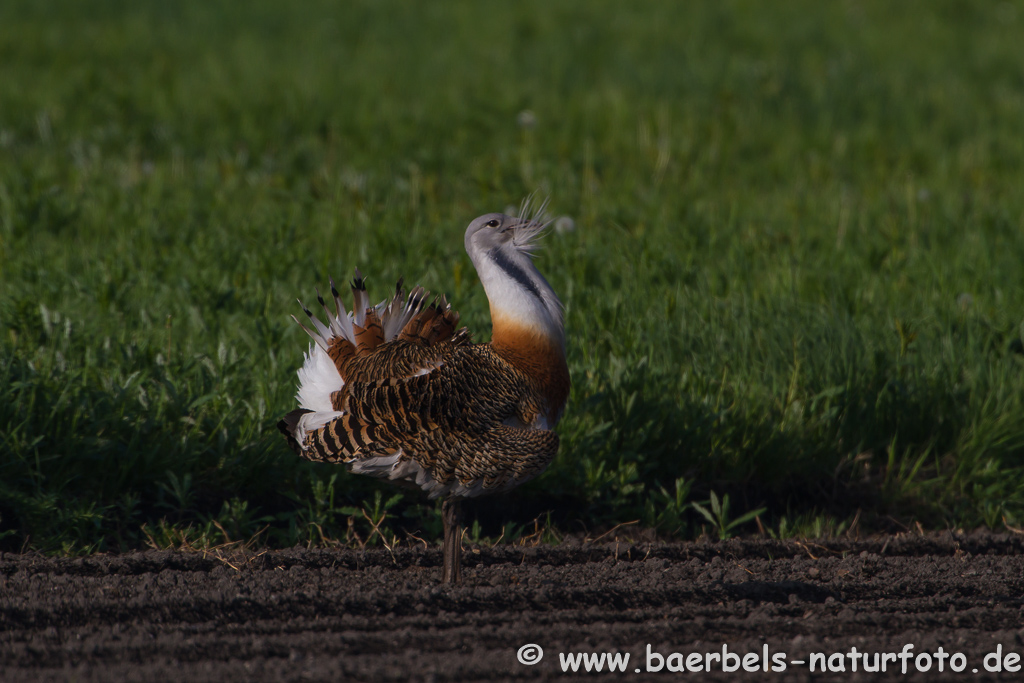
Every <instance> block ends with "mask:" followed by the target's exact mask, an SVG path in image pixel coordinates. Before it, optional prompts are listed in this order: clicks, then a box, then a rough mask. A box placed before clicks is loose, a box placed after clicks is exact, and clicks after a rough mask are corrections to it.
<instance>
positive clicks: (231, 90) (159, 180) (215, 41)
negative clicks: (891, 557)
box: [0, 0, 1024, 553]
mask: <svg viewBox="0 0 1024 683" xmlns="http://www.w3.org/2000/svg"><path fill="white" fill-rule="evenodd" d="M1022 45H1024V3H1021V2H1002V3H971V2H966V1H963V2H957V1H952V0H946V1H941V2H923V1H919V2H903V3H896V4H894V3H888V2H882V1H872V2H869V1H864V2H855V1H852V0H850V1H845V2H834V3H818V2H812V1H810V0H808V1H805V2H783V3H772V4H763V3H755V2H737V1H733V2H695V3H677V4H676V3H657V4H655V3H652V4H646V5H644V6H643V7H642V8H638V7H634V6H628V5H624V4H622V3H613V2H582V1H581V2H565V3H558V4H556V5H553V6H552V5H551V4H549V3H542V2H539V1H538V2H521V3H498V2H485V3H471V2H461V3H446V4H443V5H442V4H429V5H428V4H407V3H397V2H351V3H344V4H343V5H338V4H336V3H326V2H308V3H304V4H302V5H299V6H289V7H285V6H283V5H280V4H279V3H270V2H252V3H245V4H244V5H238V4H237V3H229V2H219V1H217V2H207V3H171V4H168V3H156V2H148V1H147V2H134V3H128V2H90V3H85V4H83V3H73V2H70V1H60V2H49V3H4V4H2V5H0V548H3V549H8V550H17V549H21V548H34V549H39V550H43V551H47V552H65V553H82V552H90V551H95V550H117V549H125V548H133V547H140V546H145V545H147V544H148V545H160V546H179V545H190V544H191V545H197V544H199V545H201V544H211V543H220V542H226V541H239V540H250V539H253V537H254V536H256V537H257V538H258V542H259V543H266V544H269V545H275V546H280V545H291V544H294V543H307V542H312V543H325V542H326V543H329V542H333V541H338V542H347V543H353V542H355V543H365V542H368V541H369V542H378V541H379V540H380V536H379V535H375V534H374V533H373V531H372V529H373V524H374V523H376V524H379V525H380V524H382V526H381V529H384V530H387V531H386V534H388V535H389V537H392V538H393V537H394V536H395V535H396V534H397V535H398V537H399V538H401V536H402V532H403V531H404V532H409V533H415V534H422V535H427V536H428V537H429V535H430V534H435V536H434V537H433V538H436V534H437V532H438V530H439V529H440V522H439V519H438V516H437V511H436V508H435V507H434V506H433V505H423V504H421V502H422V501H421V499H420V498H419V496H418V495H416V494H414V493H405V494H399V495H395V489H392V488H391V487H389V486H387V485H386V484H379V483H377V482H374V481H372V480H368V479H367V478H364V477H356V476H350V475H348V474H347V473H345V472H343V471H342V470H341V469H340V468H335V467H331V466H325V465H313V464H310V463H307V462H304V461H301V460H299V459H298V458H296V457H295V456H294V455H293V454H292V453H291V452H290V451H289V450H288V449H287V448H286V446H285V444H284V442H283V440H282V438H280V435H279V434H278V433H277V431H276V429H275V428H274V424H275V422H276V420H277V419H279V417H280V416H281V415H282V414H283V413H285V412H287V411H288V410H289V409H291V407H292V405H293V393H294V389H295V375H294V372H295V369H296V368H297V367H298V365H300V364H301V360H302V352H303V350H304V349H305V347H306V343H307V340H306V338H305V335H304V334H303V333H302V332H301V330H300V329H299V328H298V327H297V326H296V325H294V323H292V322H291V320H290V319H289V317H288V315H289V314H290V313H294V312H296V311H297V310H298V309H297V304H295V297H296V296H301V297H304V298H307V299H308V298H310V296H311V293H312V291H313V287H314V286H321V287H322V286H323V285H324V283H325V282H326V280H327V277H328V275H333V276H334V277H335V278H337V279H339V280H341V279H343V278H346V277H350V273H351V270H352V268H353V267H355V266H359V267H360V268H361V269H362V271H363V272H364V273H366V274H368V275H369V277H370V287H371V296H372V298H374V300H379V299H381V298H383V297H384V296H385V295H386V293H387V292H388V290H389V288H390V287H391V286H392V284H393V283H394V281H395V280H396V279H397V278H398V277H399V276H400V275H403V274H404V275H405V276H406V278H407V282H410V283H419V284H422V285H424V286H425V287H427V288H428V289H430V290H432V291H435V292H446V293H447V294H448V296H449V299H450V300H451V301H453V302H454V304H455V307H456V308H457V309H458V310H460V312H461V313H462V315H463V320H464V322H465V323H466V324H467V325H468V326H469V327H470V328H471V329H472V330H473V331H474V333H475V336H476V339H477V340H478V341H486V339H487V338H488V334H489V320H488V317H487V303H486V298H485V296H484V294H483V291H482V289H481V288H480V287H479V285H478V282H477V280H476V276H475V273H474V271H473V269H472V266H471V264H470V262H469V259H468V257H467V256H466V255H465V253H464V252H463V247H462V234H463V231H464V229H465V226H466V225H467V223H468V222H469V220H471V219H472V218H473V217H475V216H476V215H478V214H481V213H484V212H488V211H495V210H503V209H504V207H506V206H508V205H510V204H512V205H516V204H518V202H519V200H520V199H521V198H522V197H523V196H525V195H527V194H529V193H531V192H537V193H539V195H540V196H550V197H551V210H552V212H553V213H554V215H556V216H567V217H570V218H571V220H572V225H573V226H574V229H573V230H569V231H563V232H558V233H552V234H551V235H550V236H549V237H548V238H547V239H546V240H545V242H544V246H543V250H542V252H541V254H540V256H539V262H538V264H539V267H540V269H541V270H542V272H544V273H545V275H546V276H547V277H548V279H549V280H550V281H551V283H552V284H553V286H554V287H555V289H556V291H558V292H559V294H560V295H561V297H562V299H563V301H564V302H565V304H566V307H567V321H568V328H569V340H570V342H569V346H570V349H569V355H570V370H571V372H572V375H573V379H574V386H573V394H572V398H571V403H570V405H569V408H568V410H567V413H566V417H565V419H564V420H563V422H562V425H561V426H560V428H559V431H560V433H561V435H562V439H563V441H562V450H561V453H560V455H559V458H558V459H557V460H556V462H555V463H554V465H553V466H552V467H551V468H550V470H549V471H548V472H547V473H546V474H545V475H543V476H542V477H541V478H539V479H538V480H535V481H534V482H531V483H530V484H528V485H526V486H524V487H523V488H521V489H519V490H517V491H515V492H513V493H512V494H510V495H509V496H506V497H503V498H502V499H495V500H482V501H480V502H479V503H476V504H474V505H473V506H472V508H471V509H470V513H471V517H472V518H474V519H475V520H476V523H475V524H474V525H473V527H472V530H471V533H472V537H473V538H474V539H481V540H485V539H487V538H491V539H494V538H497V537H498V536H499V535H500V534H502V533H504V534H505V540H510V539H511V540H515V538H518V537H519V536H521V535H522V534H524V533H526V532H527V531H528V530H529V529H530V528H531V527H530V524H531V522H532V520H534V519H535V518H537V516H538V515H540V516H541V518H542V520H543V524H544V526H545V528H548V529H550V530H551V533H552V534H553V536H554V537H557V535H558V534H560V533H566V532H573V531H579V530H581V529H582V530H586V531H595V532H599V531H601V530H604V529H608V528H611V527H612V526H614V525H616V524H620V523H625V522H632V521H634V520H636V521H637V522H638V525H640V526H644V527H648V528H656V529H657V530H658V532H659V533H660V534H663V535H666V536H672V535H675V536H681V537H693V536H695V535H697V534H700V533H701V532H702V531H706V530H707V525H708V524H710V526H711V529H712V530H714V529H716V528H717V530H718V533H719V534H720V535H728V534H730V533H736V532H742V531H753V530H757V527H755V525H754V524H753V523H751V522H749V521H746V520H743V516H744V513H752V512H759V513H760V514H759V518H758V521H759V522H760V524H761V526H760V529H762V530H763V532H764V533H769V534H773V535H781V536H786V535H794V534H801V535H812V536H816V535H828V534H835V533H841V532H844V531H849V530H850V527H851V525H854V526H856V525H860V526H859V528H860V529H872V528H876V529H877V528H899V526H900V525H909V524H911V523H912V522H921V523H922V524H924V525H927V526H929V527H934V528H943V527H945V526H949V525H958V526H976V525H988V526H992V527H1002V526H1003V525H1004V524H1009V525H1011V526H1014V525H1018V524H1020V523H1022V522H1024V469H1022V468H1024V408H1022V396H1024V345H1022V335H1024V274H1022V264H1024V163H1022V162H1024V136H1022V135H1021V130H1022V129H1021V122H1022V121H1024V48H1022ZM565 223H566V222H565V221H563V225H564V224H565ZM712 493H714V494H716V495H715V496H714V501H713V502H715V503H718V504H717V505H711V502H709V501H710V500H711V498H712V495H711V494H712ZM726 495H728V496H730V498H729V501H731V510H728V511H727V510H725V509H724V508H725V507H726V506H724V505H722V504H721V502H724V501H725V498H724V497H725V496H726ZM693 503H697V504H698V505H700V504H701V503H703V505H702V507H703V509H704V511H705V512H708V513H709V516H710V517H713V518H714V519H708V518H707V516H706V515H704V514H702V513H700V510H699V509H697V508H696V507H693V506H692V504H693ZM382 519H384V521H383V522H382V521H381V520H382ZM737 520H741V521H744V522H745V523H743V524H738V525H732V526H730V523H731V522H732V521H737ZM712 522H714V523H712ZM894 525H895V527H894Z"/></svg>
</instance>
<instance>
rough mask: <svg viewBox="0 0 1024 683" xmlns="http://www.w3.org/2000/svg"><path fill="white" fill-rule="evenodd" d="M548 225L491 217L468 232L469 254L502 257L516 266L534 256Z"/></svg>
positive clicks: (477, 222) (471, 224) (501, 214)
mask: <svg viewBox="0 0 1024 683" xmlns="http://www.w3.org/2000/svg"><path fill="white" fill-rule="evenodd" d="M547 226H548V224H547V223H545V222H541V221H539V220H533V219H530V218H520V217H517V216H507V215H505V214H503V213H487V214H484V215H483V216H480V217H479V218H477V219H475V220H474V221H473V222H472V223H470V224H469V227H468V228H467V229H466V251H467V252H468V253H469V255H470V256H471V257H473V258H474V259H475V258H476V257H477V256H485V255H487V256H492V257H493V256H494V255H496V254H500V255H502V256H504V257H505V258H506V259H508V260H511V261H513V262H519V261H521V260H522V259H524V258H526V259H528V258H530V257H531V256H533V250H534V249H535V248H536V246H537V245H536V240H537V237H539V236H540V235H541V233H543V232H544V229H545V228H547Z"/></svg>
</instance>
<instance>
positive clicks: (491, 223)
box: [487, 218, 501, 228]
mask: <svg viewBox="0 0 1024 683" xmlns="http://www.w3.org/2000/svg"><path fill="white" fill-rule="evenodd" d="M499 225H501V221H499V220H498V219H497V218H492V219H491V220H489V221H487V227H488V228H496V227H498V226H499Z"/></svg>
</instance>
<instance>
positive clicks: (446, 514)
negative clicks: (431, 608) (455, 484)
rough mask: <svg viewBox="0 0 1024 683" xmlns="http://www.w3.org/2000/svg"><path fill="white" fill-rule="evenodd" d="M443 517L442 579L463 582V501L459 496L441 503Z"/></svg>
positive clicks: (446, 581) (450, 581) (448, 581)
mask: <svg viewBox="0 0 1024 683" xmlns="http://www.w3.org/2000/svg"><path fill="white" fill-rule="evenodd" d="M441 517H442V518H443V519H444V545H443V546H441V554H442V555H443V556H444V574H443V579H442V580H443V581H444V582H445V583H452V584H456V583H462V503H461V502H460V501H459V500H458V499H457V498H448V499H446V500H445V501H444V503H443V504H442V505H441Z"/></svg>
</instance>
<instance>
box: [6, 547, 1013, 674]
mask: <svg viewBox="0 0 1024 683" xmlns="http://www.w3.org/2000/svg"><path fill="white" fill-rule="evenodd" d="M439 560H440V554H439V552H438V551H437V550H434V549H432V550H425V549H416V550H413V549H406V550H400V551H396V552H395V553H394V555H392V554H391V553H389V552H387V551H386V550H371V551H354V550H341V551H325V550H299V549H293V550H287V551H276V552H266V553H261V554H243V553H234V554H230V555H218V554H217V553H206V554H203V553H172V552H145V553H133V554H126V555H104V556H93V557H89V558H80V559H54V558H45V557H40V556H35V555H0V680H3V681H27V680H42V681H45V680H81V681H106V680H124V681H155V680H188V681H193V682H195V681H217V682H218V683H223V682H227V681H235V680H238V681H243V680H244V681H258V680H287V681H292V680H294V681H300V680H325V681H328V680H329V681H335V680H366V681H406V680H420V681H427V680H453V681H470V680H544V679H566V678H571V677H577V678H587V679H590V680H670V679H672V678H673V677H679V676H693V675H695V674H696V672H690V673H682V672H670V671H668V668H669V664H668V660H667V659H666V660H665V661H666V663H665V664H662V667H663V668H662V669H661V670H660V671H658V672H654V671H648V666H649V665H650V666H651V667H652V668H657V667H658V657H657V656H655V657H654V658H653V659H651V660H648V658H647V652H648V648H650V650H651V652H652V653H657V654H658V655H660V656H661V657H664V658H668V657H670V656H671V655H672V653H681V654H682V655H684V656H685V655H690V654H692V653H705V654H706V653H708V652H716V653H721V652H722V648H723V644H725V646H726V647H727V648H728V651H729V652H731V653H737V654H739V655H741V656H742V655H744V654H748V653H756V654H757V657H758V662H760V661H761V660H760V657H761V655H762V653H763V648H764V646H765V645H767V646H768V648H769V651H770V653H771V654H776V653H783V654H784V655H785V662H786V663H787V667H786V669H785V671H781V672H772V673H765V672H764V671H763V669H761V668H758V670H757V671H745V670H743V669H740V670H739V671H732V672H729V671H723V670H722V664H721V662H720V661H718V662H712V664H713V666H712V670H711V671H710V672H708V671H703V672H700V675H701V677H703V678H704V679H708V680H762V679H766V678H770V679H771V680H780V681H783V680H794V681H795V680H843V681H851V680H876V679H877V678H878V676H879V674H876V673H873V672H868V673H866V672H864V670H863V665H864V661H863V660H858V670H857V671H856V672H854V671H852V665H851V662H852V660H853V658H851V657H850V656H849V653H850V650H851V648H852V647H856V648H857V651H858V653H864V652H866V653H869V657H871V656H873V655H874V653H896V652H900V651H901V650H903V649H904V647H905V646H906V645H907V644H911V645H913V648H914V649H913V656H915V657H916V656H917V655H920V654H921V653H935V652H937V649H938V648H939V647H940V646H941V647H942V648H943V650H944V652H946V653H947V654H948V653H955V652H959V653H961V654H962V655H963V658H964V659H963V661H964V662H965V663H966V668H965V670H964V671H962V672H959V673H957V672H954V671H951V670H950V668H949V661H950V660H949V659H945V660H943V664H944V669H943V671H942V672H941V673H940V672H939V671H938V670H937V665H938V661H939V660H936V659H931V658H929V662H930V663H932V668H931V669H930V670H929V671H927V672H923V671H918V670H917V669H916V668H915V664H914V659H913V658H911V660H910V666H909V671H908V675H907V676H903V675H902V674H901V671H900V665H899V662H898V661H897V662H895V663H894V662H892V661H890V662H889V663H888V664H887V667H888V668H887V670H886V675H884V676H883V678H893V677H898V678H901V679H902V678H907V679H910V680H936V679H943V680H965V679H967V678H970V679H971V680H985V679H989V678H999V677H1006V678H1008V679H1010V678H1016V677H1022V676H1024V674H1022V673H1021V672H1013V671H1012V670H1007V669H1008V668H1009V669H1012V667H1013V666H1014V661H1013V660H1012V657H1011V658H1010V659H1007V658H1006V656H1007V655H1008V654H1010V653H1017V654H1020V655H1024V611H1022V607H1024V539H1021V538H1020V537H1018V536H1012V535H998V534H987V533H977V534H968V535H953V534H950V533H945V534H933V535H926V536H916V535H909V534H907V535H902V536H895V537H883V538H872V539H869V540H866V541H828V542H821V543H810V542H803V543H798V542H775V541H761V540H757V541H729V542H723V543H696V544H695V543H689V544H686V543H680V544H667V545H649V546H648V545H644V546H630V545H626V544H622V543H610V544H602V545H594V544H587V545H580V544H577V545H569V544H566V545H563V546H559V547H540V548H516V547H509V546H504V547H497V548H482V549H479V554H477V553H475V552H471V553H467V557H466V569H465V584H464V585H463V586H460V587H458V588H450V587H444V586H440V585H438V581H439V578H440V569H439V567H438V566H437V565H438V562H439ZM528 643H536V644H538V645H540V646H541V647H542V648H543V650H544V653H545V654H544V657H543V659H542V660H541V661H539V662H538V663H536V664H535V665H532V666H528V665H526V664H523V663H520V662H519V661H518V660H517V652H518V650H519V648H520V647H521V646H523V645H526V644H528ZM997 646H1001V647H1002V659H1001V660H1000V661H1001V662H1002V663H1003V665H1004V670H1003V671H1002V672H993V671H988V670H986V668H985V666H984V661H985V656H986V655H987V654H990V653H992V652H994V651H995V650H996V647H997ZM605 652H607V653H613V652H620V653H626V652H628V653H629V654H630V660H629V663H628V667H627V668H626V670H625V672H615V673H609V672H608V670H607V668H606V667H604V666H603V667H602V670H601V671H600V672H599V671H596V670H594V671H590V672H589V673H588V672H587V671H586V669H585V666H583V665H580V666H579V667H578V668H579V671H577V672H575V673H573V672H572V671H571V665H570V667H569V668H570V670H569V671H563V666H562V659H563V658H564V656H565V655H566V654H575V653H593V654H600V653H605ZM811 653H824V654H826V655H827V656H833V655H834V654H835V653H841V656H840V657H839V660H844V662H845V671H842V672H839V671H835V670H834V669H835V666H833V668H832V670H831V671H830V672H827V673H824V674H823V673H822V672H821V663H820V660H819V663H818V668H817V669H816V671H815V672H813V673H812V672H811V671H810V670H809V666H808V665H807V664H802V665H801V664H796V663H794V660H808V659H809V657H810V655H811ZM560 654H561V655H562V656H561V657H560ZM701 656H703V655H701ZM858 656H859V655H858ZM839 660H836V659H833V660H832V662H833V665H836V664H838V662H839ZM683 661H684V657H679V658H676V659H673V660H672V662H671V666H678V665H679V664H680V663H681V662H683ZM702 661H704V660H702ZM737 661H738V660H737ZM870 661H871V660H870V659H869V660H868V663H869V665H870ZM992 661H994V660H992ZM989 663H990V664H991V663H992V662H991V661H990V662H989ZM773 665H774V664H773ZM757 666H758V667H760V666H761V664H760V663H758V665H757ZM592 668H594V667H592ZM636 669H639V670H640V671H639V672H637V671H636ZM973 669H978V672H977V673H974V672H973Z"/></svg>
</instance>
